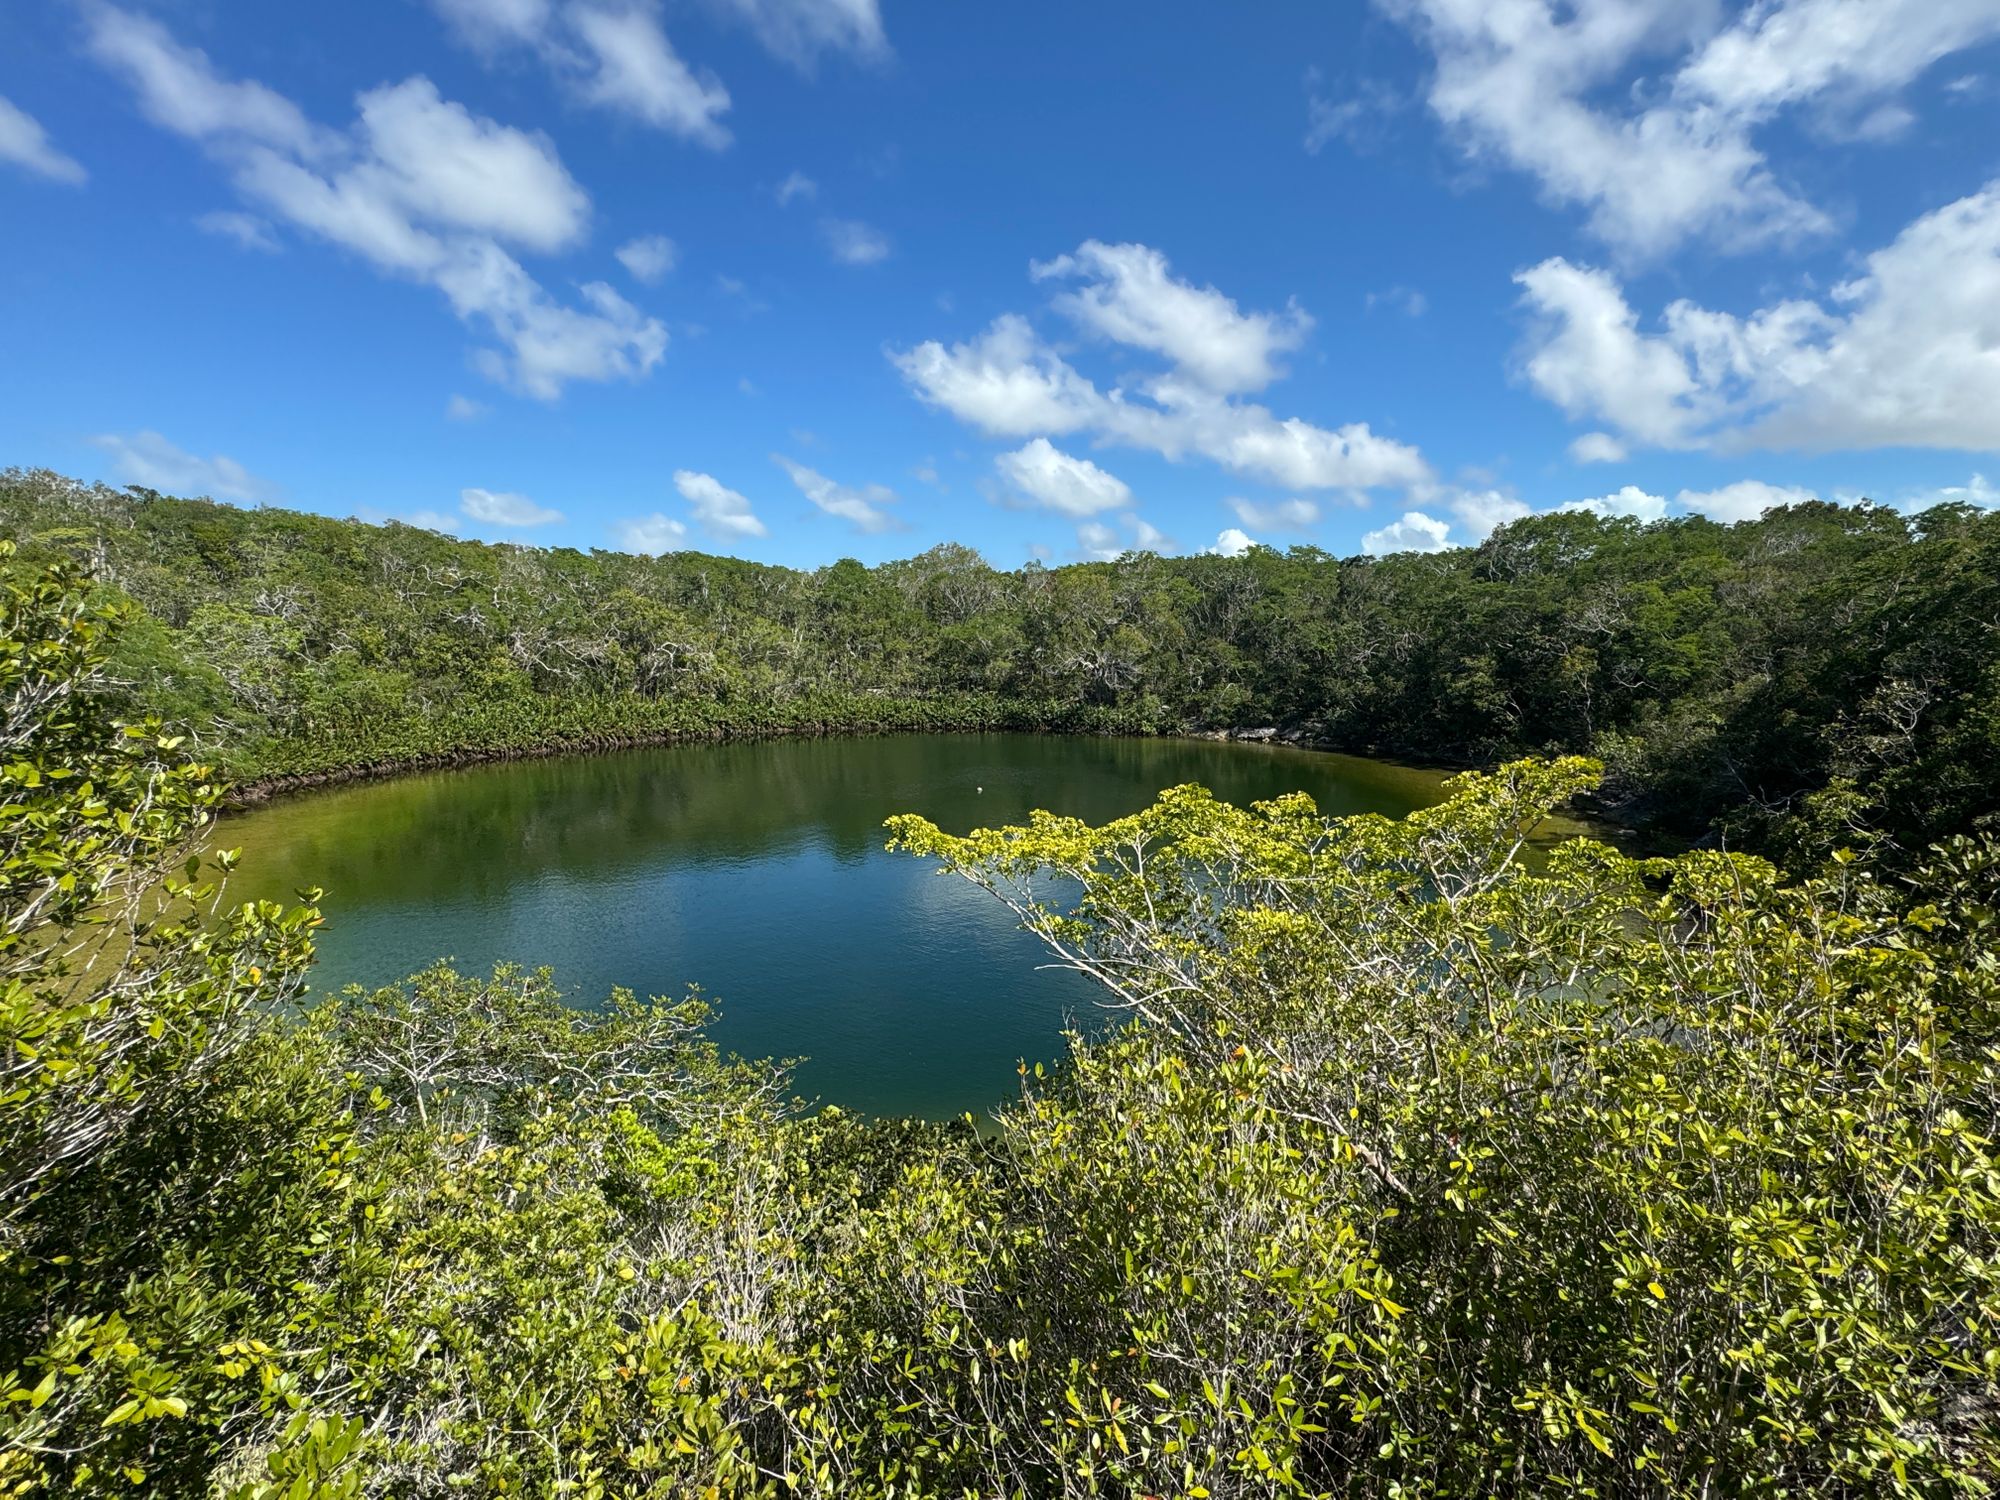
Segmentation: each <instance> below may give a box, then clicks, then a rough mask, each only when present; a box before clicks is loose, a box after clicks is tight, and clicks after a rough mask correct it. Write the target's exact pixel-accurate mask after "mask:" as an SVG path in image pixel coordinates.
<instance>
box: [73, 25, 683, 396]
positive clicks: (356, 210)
mask: <svg viewBox="0 0 2000 1500" xmlns="http://www.w3.org/2000/svg"><path fill="white" fill-rule="evenodd" d="M88 14H89V17H90V24H91V36H90V45H91V49H92V51H93V52H94V53H95V54H96V55H97V56H98V57H99V58H100V59H101V60H102V61H103V62H104V63H105V64H106V65H107V66H108V67H110V68H111V69H113V71H115V72H117V73H120V74H121V75H123V76H124V77H125V78H126V79H127V80H128V81H129V82H130V83H131V84H132V85H133V87H134V88H135V90H136V91H137V93H138V96H139V101H140V106H141V108H142V109H143V110H144V111H145V112H146V114H147V115H148V116H149V117H150V118H152V119H153V120H155V121H156V122H158V123H160V124H161V125H163V126H165V127H166V128H168V129H171V130H174V131H176V132H178V133H180V134H183V135H187V136H189V137H191V138H194V139H197V140H200V141H202V142H203V143H204V145H205V146H206V147H207V149H208V150H209V152H210V153H211V155H213V156H214V157H215V159H216V160H217V161H218V162H219V163H220V164H221V165H222V166H223V167H224V168H225V169H226V170H228V171H229V173H230V175H231V177H232V178H233V180H234V181H235V184H236V186H237V188H238V190H239V191H240V192H241V193H242V194H243V195H244V196H245V197H246V198H248V199H250V200H251V201H252V202H254V203H255V204H257V205H258V206H259V207H261V208H263V209H265V210H266V211H268V212H270V213H272V214H274V215H276V216H277V217H279V218H282V219H285V220H287V221H289V222H290V223H292V224H293V225H295V226H297V227H299V228H301V229H304V230H307V231H308V232H310V233H312V234H314V235H317V236H318V237H320V238H321V239H324V240H326V241H328V242H329V243H331V244H334V245H338V246H340V247H341V248H343V249H346V250H349V251H352V252H353V253H355V254H357V255H359V256H361V257H362V258H363V259H365V260H366V261H368V262H369V263H371V264H372V265H374V266H375V267H376V268H377V269H379V270H382V271H384V272H387V273H389V274H392V275H396V276H400V277H405V278H408V279H411V280H415V281H420V282H423V283H426V284H428V285H430V286H433V287H435V288H437V289H438V290H439V291H440V292H442V293H443V294H444V295H445V297H446V299H447V300H448V301H449V302H450V303H451V306H452V309H453V311H454V312H455V313H456V314H457V315H458V316H459V318H460V319H461V320H463V321H465V322H468V323H471V324H474V325H476V326H481V327H484V328H485V329H486V330H487V332H488V333H489V334H490V335H491V336H492V337H493V339H494V340H495V341H496V343H497V344H498V345H499V347H498V348H487V349H484V350H481V351H479V353H478V354H477V356H476V358H475V362H476V364H477V365H478V366H479V368H481V369H482V370H483V371H484V372H486V373H487V374H488V375H490V376H491V377H492V378H494V379H496V380H499V381H501V382H503V383H505V384H508V385H511V386H513V387H514V388H515V389H517V390H520V391H522V392H524V393H526V394H528V395H531V396H536V397H539V398H541V399H544V400H552V399H554V398H555V397H556V396H557V395H559V394H560V393H561V391H562V388H563V386H564V385H565V384H566V383H568V382H569V381H572V380H611V379H636V378H638V377H639V376H641V375H644V374H645V373H646V372H647V371H649V370H651V369H652V367H653V366H654V365H656V364H658V363H659V361H660V360H661V358H662V357H663V356H664V354H665V351H666V345H667V332H666V329H665V327H664V326H663V325H662V324H661V323H660V322H659V321H658V320H656V319H653V318H648V317H646V316H644V315H643V314H641V313H640V312H639V310H638V309H637V308H635V307H633V306H632V305H631V304H630V303H628V302H626V301H625V300H624V299H623V298H621V297H620V296H619V295H618V294H617V293H616V292H615V291H613V290H612V289H611V288H610V287H609V286H607V285H605V284H604V283H602V282H590V283H587V284H585V285H584V286H583V287H581V288H580V289H579V290H580V294H581V298H582V303H583V305H582V306H581V307H572V306H566V305H564V304H562V303H559V302H557V301H556V300H555V299H554V298H552V297H551V296H550V295H549V294H548V292H547V291H546V290H545V289H544V288H543V287H542V286H541V284H540V283H539V282H537V281H536V280H535V279H534V278H533V277H532V276H530V275H529V274H528V272H527V271H525V270H524V269H522V267H521V265H520V264H519V263H518V262H517V261H516V260H515V259H514V258H513V256H512V255H510V254H509V253H508V251H507V250H505V249H503V248H502V244H503V242H507V243H512V244H515V245H519V246H522V247H524V248H526V249H529V250H537V251H553V250H559V249H565V248H569V247H570V246H572V245H574V244H575V243H577V242H578V241H579V240H581V238H582V237H583V235H584V233H585V231H586V229H587V227H588V223H589V210H590V200H589V199H588V197H587V196H585V194H584V192H583V190H582V188H581V187H579V186H578V185H577V184H576V182H575V180H574V179H572V178H571V177H570V175H569V173H568V172H567V170H565V169H564V167H563V165H562V163H561V161H560V160H559V159H558V158H557V156H556V153H555V148H554V147H553V146H552V145H551V144H550V143H549V142H548V140H547V139H546V138H545V137H543V136H540V135H531V134H528V133H526V132H522V131H518V130H514V129H512V128H510V127H507V126H504V125H499V124H496V123H495V122H493V121H491V120H485V119H481V118H479V117H478V116H475V115H473V114H471V113H470V112H469V111H467V110H466V109H465V108H464V107H463V106H461V105H458V104H454V103H450V102H448V101H446V100H444V99H442V98H441V97H440V96H439V94H438V92H437V89H436V87H435V86H434V85H433V84H432V83H431V82H430V81H429V80H428V79H425V78H411V79H408V80H406V81H405V82H403V83H400V84H395V85H388V86H385V87H382V88H377V89H372V90H370V91H368V92H367V93H365V94H363V95H361V96H360V99H359V100H358V101H357V104H358V110H359V120H358V121H357V124H356V126H355V128H354V129H353V130H352V131H351V132H348V133H345V134H343V133H340V132H335V131H329V130H324V129H322V128H320V127H318V126H316V125H313V124H311V123H310V122H308V121H307V120H306V119H305V117H304V116H303V115H301V114H300V113H299V111H298V110H297V109H296V108H295V107H294V106H293V105H292V104H291V103H290V102H289V101H288V100H286V99H284V98H282V97H281V96H279V95H277V94H275V93H273V92H271V91H270V90H269V89H266V88H264V87H263V86H262V85H261V84H255V83H236V82H230V81H228V80H226V79H223V78H221V77H220V76H219V75H217V73H216V72H215V69H214V67H213V66H212V65H211V64H210V62H209V60H208V58H207V56H206V55H205V54H204V53H202V52H200V51H198V50H196V49H194V48H188V47H182V46H180V45H179V44H178V43H176V42H175V41H174V40H173V39H172V38H171V37H170V36H169V35H168V34H167V33H166V32H165V30H164V29H162V28H161V27H160V26H159V25H158V24H157V23H155V22H153V21H151V20H149V19H146V18H143V17H137V16H133V15H129V14H127V13H125V12H123V11H119V10H116V9H113V8H111V7H108V6H102V5H100V6H95V7H93V8H92V9H91V10H90V11H89V12H88Z"/></svg>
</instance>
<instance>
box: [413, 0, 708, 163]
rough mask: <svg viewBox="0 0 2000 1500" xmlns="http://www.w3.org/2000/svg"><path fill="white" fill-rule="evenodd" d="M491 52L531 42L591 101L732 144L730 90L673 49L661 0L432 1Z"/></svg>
mask: <svg viewBox="0 0 2000 1500" xmlns="http://www.w3.org/2000/svg"><path fill="white" fill-rule="evenodd" d="M431 3H432V5H433V7H434V8H435V9H436V10H437V12H438V13H439V14H440V15H441V16H443V17H444V19H445V20H446V21H447V22H448V23H449V24H450V26H451V29H452V30H453V32H454V33H456V34H457V36H458V37H459V39H460V40H461V41H464V42H465V43H467V44H468V45H469V46H471V47H472V48H473V49H474V50H475V51H477V52H479V53H480V54H482V55H483V56H487V57H492V56H495V55H497V54H499V53H501V52H504V51H508V50H510V49H515V48H525V49H527V50H529V51H532V52H534V53H536V54H537V55H538V56H540V57H541V59H542V60H543V62H545V63H546V64H547V65H548V66H549V68H550V70H551V71H553V72H554V73H555V74H556V76H557V77H558V78H560V79H561V80H562V81H563V82H564V84H565V85H566V86H567V87H568V88H570V89H571V90H572V91H573V92H574V93H576V94H577V96H578V97H580V98H582V99H583V100H584V101H585V102H587V103H590V104H595V105H597V106H599V107H600V108H603V109H606V110H609V111H611V112H613V113H615V114H620V115H624V116H626V117H627V118H629V119H634V120H638V121H639V122H641V123H642V124H646V125H651V126H653V127H655V128H656V129H660V130H664V131H667V132H668V133H670V134H673V135H678V136H682V137H684V138H686V139H688V140H691V141H694V142H696V143H698V144H700V145H703V146H708V147H710V148H712V149H719V148H721V147H723V146H726V145H728V144H729V131H728V130H727V128H725V127H724V126H723V124H722V116H723V115H725V114H727V113H728V111H729V90H727V89H726V88H724V87H723V86H722V84H721V82H720V81H719V80H718V79H717V78H716V77H715V76H714V75H713V74H712V73H709V72H707V71H705V70H702V71H697V70H695V69H694V68H691V67H689V66H688V65H687V63H686V62H685V61H683V60H682V58H681V55H680V54H679V53H678V52H676V51H675V50H674V45H673V43H672V41H670V40H669V39H668V37H667V33H666V31H665V29H664V28H663V27H662V26H661V24H660V15H659V6H658V4H657V0H560V3H558V0H431Z"/></svg>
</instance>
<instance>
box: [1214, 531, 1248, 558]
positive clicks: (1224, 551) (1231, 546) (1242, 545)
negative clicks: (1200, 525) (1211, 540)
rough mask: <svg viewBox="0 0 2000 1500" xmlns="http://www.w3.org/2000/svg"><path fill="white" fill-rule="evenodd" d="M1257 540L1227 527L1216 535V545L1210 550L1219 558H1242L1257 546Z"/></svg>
mask: <svg viewBox="0 0 2000 1500" xmlns="http://www.w3.org/2000/svg"><path fill="white" fill-rule="evenodd" d="M1256 545H1257V543H1256V541H1255V539H1253V538H1252V537H1250V536H1249V535H1247V534H1246V533H1244V532H1242V531H1240V530H1238V529H1237V528H1236V527H1234V526H1226V527H1224V528H1223V529H1222V530H1221V531H1220V532H1218V533H1216V537H1215V545H1214V546H1213V547H1210V548H1209V549H1208V550H1209V551H1210V552H1212V553H1213V554H1215V555H1216V556H1217V557H1241V556H1242V555H1243V554H1244V553H1246V552H1248V551H1249V550H1250V549H1251V548H1252V547H1254V546H1256Z"/></svg>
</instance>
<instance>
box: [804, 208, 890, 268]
mask: <svg viewBox="0 0 2000 1500" xmlns="http://www.w3.org/2000/svg"><path fill="white" fill-rule="evenodd" d="M819 232H820V234H821V235H822V236H823V237H824V238H825V240H826V248H827V249H828V250H830V251H831V252H832V253H833V258H834V259H835V260H837V261H839V262H840V263H841V264H842V265H843V266H872V265H874V264H876V263H877V262H878V261H884V260H887V259H888V258H889V237H888V236H887V235H886V234H884V233H882V231H881V230H879V229H875V228H872V227H871V226H869V225H867V224H864V223H862V222H861V221H860V220H859V219H834V218H826V219H821V220H820V221H819Z"/></svg>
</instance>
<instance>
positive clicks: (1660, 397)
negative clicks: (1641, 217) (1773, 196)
mask: <svg viewBox="0 0 2000 1500" xmlns="http://www.w3.org/2000/svg"><path fill="white" fill-rule="evenodd" d="M1516 280H1517V281H1519V283H1520V284H1521V286H1522V287H1523V289H1524V292H1525V299H1524V300H1525V301H1526V303H1527V305H1528V306H1529V307H1530V308H1531V309H1532V310H1533V311H1534V312H1535V313H1536V314H1538V315H1539V318H1540V326H1539V327H1538V328H1537V329H1536V330H1535V332H1534V333H1533V334H1532V335H1531V337H1530V342H1529V351H1528V355H1527V359H1526V362H1525V373H1526V375H1527V379H1528V381H1529V383H1530V384H1531V385H1533V386H1534V388H1535V389H1536V390H1537V391H1539V392H1540V393H1541V394H1542V395H1544V396H1546V397H1548V398H1549V399H1550V400H1552V401H1554V402H1555V403H1556V404H1557V405H1558V406H1560V407H1561V408H1562V409H1563V411H1564V412H1566V413H1567V414H1568V415H1570V416H1571V417H1573V418H1577V419H1591V420H1597V421H1602V422H1605V423H1607V424H1608V425H1610V426H1611V427H1613V428H1615V429H1617V432H1618V434H1619V435H1620V436H1621V437H1623V438H1624V439H1627V440H1630V441H1633V442H1638V443H1646V444H1651V445H1654V446H1658V447H1668V448H1694V447H1720V448H1725V449H1738V448H1748V447H1788V448H1807V449H1815V450H1832V449H1852V448H1869V447H1887V446H1911V447H1930V448H1960V449H1970V450H1973V451H1987V450H1991V449H1994V448H2000V182H1994V183H1989V184H1988V185H1987V186H1986V187H1985V188H1984V189H1982V190H1981V191H1980V192H1977V193H1975V194H1972V195H1971V196H1969V197H1966V198H1961V199H1959V200H1958V201H1957V202H1955V203H1951V204H1947V205H1946V206H1945V207H1943V208H1940V209H1937V210H1936V211H1934V212H1932V213H1929V214H1926V215H1924V216H1923V217H1922V218H1920V219H1918V220H1916V221H1915V222H1914V223H1912V224H1910V225H1909V226H1908V227H1907V228H1905V229H1904V230H1903V231H1902V233H1901V234H1899V235H1898V236H1897V237H1896V239H1895V240H1894V242H1893V243H1891V244H1890V245H1888V246H1887V247H1885V248H1883V249H1881V250H1878V251H1876V252H1875V253H1874V254H1872V255H1870V256H1869V257H1868V258H1867V260H1866V262H1865V269H1864V270H1863V271H1862V273H1861V274H1860V275H1858V276H1855V277H1853V278H1852V279H1850V280H1848V281H1846V282H1843V283H1841V284H1840V285H1838V286H1836V287H1834V288H1833V290H1832V292H1831V294H1830V296H1829V298H1828V299H1827V300H1826V301H1825V302H1820V301H1813V300H1810V299H1804V298H1798V299H1792V300H1788V301H1782V302H1776V303H1773V304H1772V305H1770V306H1768V307H1765V308H1762V309H1759V310H1758V311H1756V312H1754V313H1752V314H1750V315H1749V316H1748V317H1740V316H1737V315H1735V314H1732V313H1726V312H1717V311H1713V310H1711V309H1708V308H1704V307H1701V306H1698V305H1697V304H1695V303H1694V302H1692V301H1689V300H1686V299H1682V300H1680V301H1676V302H1674V303H1672V304H1670V305H1669V306H1668V307H1667V309H1666V312H1665V314H1664V315H1663V317H1662V318H1661V320H1660V325H1659V327H1658V329H1657V330H1656V331H1655V330H1648V329H1645V328H1642V327H1641V326H1640V321H1639V317H1638V314H1637V313H1636V312H1635V311H1634V310H1633V309H1632V307H1631V305H1630V304H1629V303H1628V302H1627V301H1626V299H1625V296H1624V292H1623V289H1622V288H1621V287H1620V285H1619V283H1618V282H1617V280H1616V279H1615V278H1614V277H1612V276H1611V275H1610V274H1609V273H1608V272H1605V271H1602V270H1597V269H1592V268H1588V267H1580V266H1575V265H1572V264H1570V262H1568V261H1567V260H1563V259H1560V258H1557V259H1552V260H1547V261H1544V262H1542V263H1541V264H1540V265H1538V266H1535V267H1533V268H1531V269H1529V270H1527V271H1524V272H1522V273H1521V274H1520V275H1519V276H1518V277H1517V278H1516Z"/></svg>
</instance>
